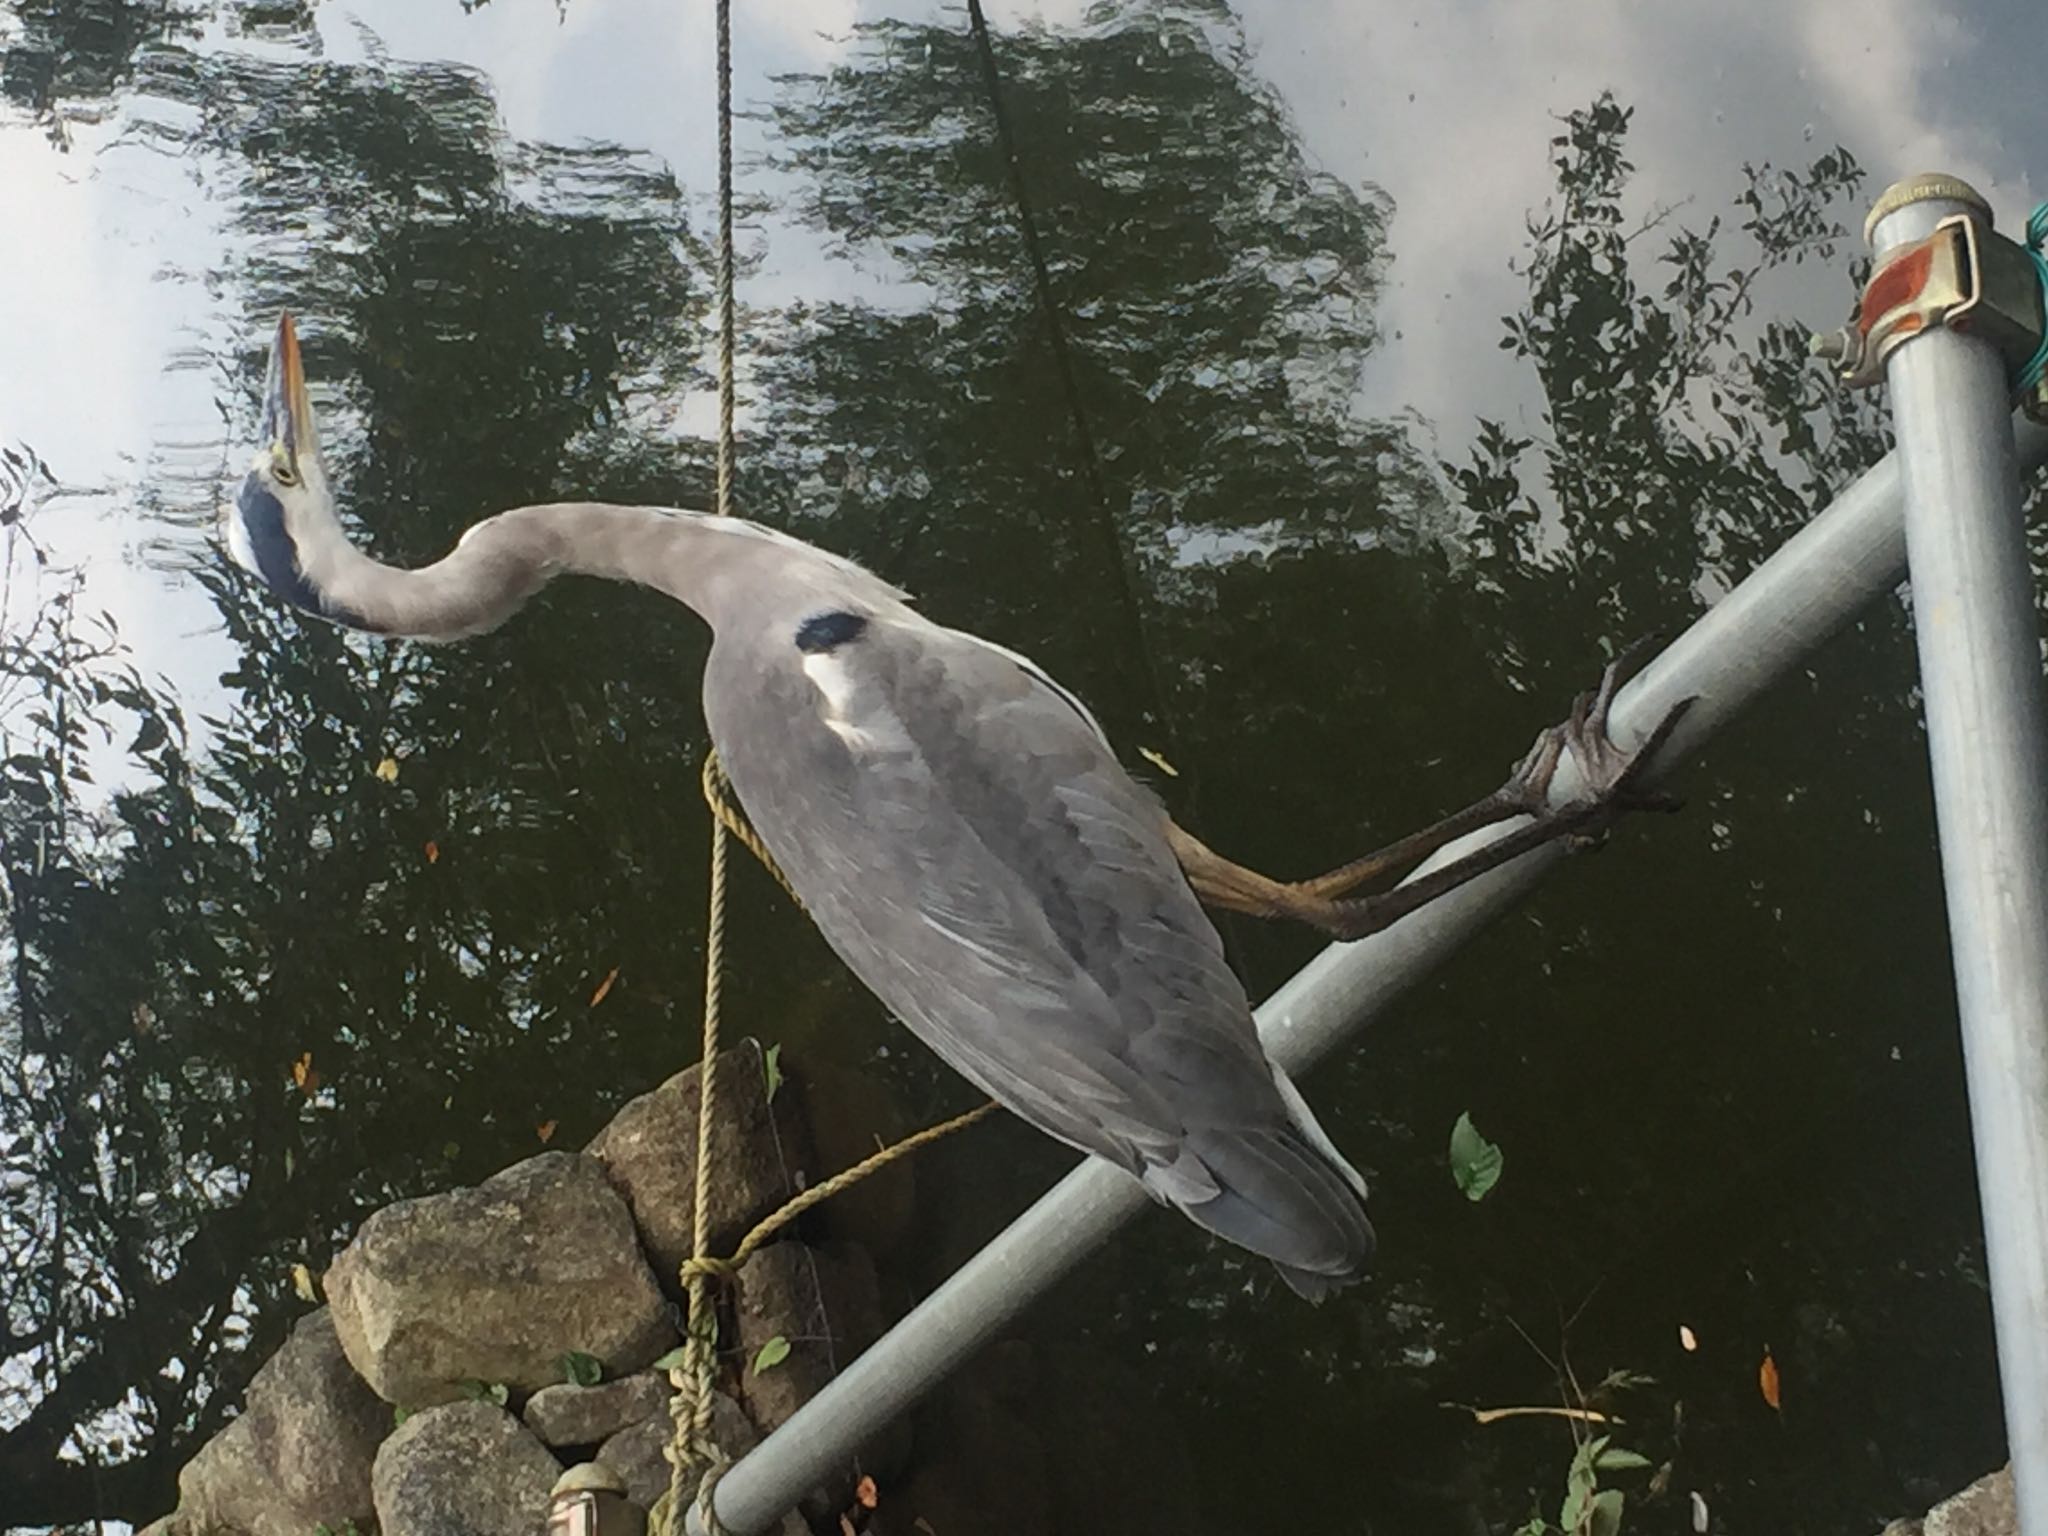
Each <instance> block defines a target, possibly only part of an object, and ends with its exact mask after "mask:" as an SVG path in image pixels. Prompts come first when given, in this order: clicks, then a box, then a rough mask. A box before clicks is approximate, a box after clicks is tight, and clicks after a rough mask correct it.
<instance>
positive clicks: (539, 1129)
mask: <svg viewBox="0 0 2048 1536" xmlns="http://www.w3.org/2000/svg"><path fill="white" fill-rule="evenodd" d="M533 1134H534V1135H536V1136H538V1137H539V1138H540V1141H541V1145H542V1146H546V1145H547V1144H548V1143H549V1142H550V1141H552V1140H553V1139H554V1135H555V1122H554V1121H552V1120H543V1121H541V1123H540V1124H539V1125H536V1126H535V1127H534V1128H533Z"/></svg>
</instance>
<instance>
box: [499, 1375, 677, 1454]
mask: <svg viewBox="0 0 2048 1536" xmlns="http://www.w3.org/2000/svg"><path fill="white" fill-rule="evenodd" d="M672 1391H673V1389H672V1388H671V1387H670V1386H669V1384H668V1378H667V1377H665V1376H662V1375H658V1374H657V1373H655V1372H653V1371H642V1372H641V1373H640V1374H639V1375H637V1376H626V1377H622V1378H621V1379H619V1380H618V1381H607V1382H603V1383H601V1384H600V1385H598V1386H595V1387H579V1386H575V1385H572V1384H571V1383H568V1382H557V1383H556V1384H555V1385H554V1386H552V1387H542V1388H541V1389H540V1390H539V1391H538V1392H536V1393H534V1394H533V1396H532V1397H530V1398H528V1399H527V1401H526V1411H525V1412H524V1413H523V1414H521V1415H520V1417H521V1418H523V1419H524V1420H525V1421H526V1427H527V1428H528V1429H530V1430H532V1431H533V1432H534V1433H535V1434H536V1435H538V1436H539V1437H540V1439H541V1443H542V1444H544V1445H553V1446H564V1445H596V1444H597V1443H598V1441H600V1440H604V1439H608V1438H609V1437H611V1436H612V1435H615V1434H617V1433H618V1432H619V1431H620V1430H622V1429H624V1428H626V1426H627V1425H629V1424H638V1423H640V1422H642V1421H643V1420H646V1419H652V1418H655V1417H657V1416H659V1415H660V1414H662V1413H663V1412H665V1411H666V1410H667V1407H668V1400H669V1396H670V1393H671V1392H672Z"/></svg>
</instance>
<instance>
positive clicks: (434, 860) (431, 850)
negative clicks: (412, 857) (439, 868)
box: [426, 838, 441, 864]
mask: <svg viewBox="0 0 2048 1536" xmlns="http://www.w3.org/2000/svg"><path fill="white" fill-rule="evenodd" d="M426 853H427V862H428V863H429V864H438V863H440V862H441V845H440V844H439V843H437V842H435V841H434V840H433V839H432V838H429V839H427V848H426Z"/></svg>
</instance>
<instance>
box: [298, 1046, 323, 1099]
mask: <svg viewBox="0 0 2048 1536" xmlns="http://www.w3.org/2000/svg"><path fill="white" fill-rule="evenodd" d="M292 1081H293V1082H294V1083H296V1084H298V1088H299V1092H301V1093H303V1094H304V1095H305V1096H306V1097H307V1098H309V1099H310V1098H311V1097H313V1095H314V1094H316V1093H318V1092H319V1091H320V1074H319V1073H318V1072H315V1071H314V1070H313V1053H312V1052H311V1051H307V1052H305V1053H304V1054H303V1055H301V1056H300V1057H299V1059H298V1060H297V1061H295V1062H293V1063H292Z"/></svg>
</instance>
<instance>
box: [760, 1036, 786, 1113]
mask: <svg viewBox="0 0 2048 1536" xmlns="http://www.w3.org/2000/svg"><path fill="white" fill-rule="evenodd" d="M761 1075H762V1076H763V1077H765V1078H766V1079H767V1080H768V1102H769V1103H770V1104H773V1103H774V1102H775V1090H776V1089H778V1088H780V1087H781V1086H782V1046H781V1045H780V1044H779V1043H778V1044H776V1045H771V1046H769V1047H768V1049H767V1051H766V1053H765V1054H763V1056H762V1057H761Z"/></svg>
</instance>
